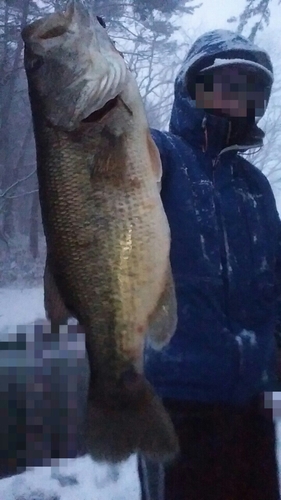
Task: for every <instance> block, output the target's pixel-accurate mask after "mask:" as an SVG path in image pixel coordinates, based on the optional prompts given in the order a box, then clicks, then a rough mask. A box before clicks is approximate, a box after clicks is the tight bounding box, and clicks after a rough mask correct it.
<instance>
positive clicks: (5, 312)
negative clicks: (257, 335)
mask: <svg viewBox="0 0 281 500" xmlns="http://www.w3.org/2000/svg"><path fill="white" fill-rule="evenodd" d="M40 317H41V318H44V310H43V295H42V289H41V288H32V289H28V290H27V289H23V290H20V289H0V334H1V331H2V332H4V331H7V327H9V331H11V325H24V324H27V323H30V322H32V321H34V320H35V319H37V318H40ZM274 406H276V422H277V453H278V460H279V469H281V467H280V465H281V393H274ZM139 498H140V490H139V482H138V475H137V469H136V459H135V457H132V458H131V459H130V460H128V462H126V463H124V464H123V465H121V466H119V467H116V468H110V467H106V466H101V465H99V464H96V463H94V462H92V460H91V459H90V458H89V457H88V456H86V457H82V458H78V459H74V460H73V459H72V460H67V461H64V462H63V463H61V464H60V465H57V464H55V465H54V466H53V467H40V468H36V469H32V470H28V471H27V472H25V473H23V474H20V475H19V476H14V477H11V478H6V479H2V480H1V481H0V499H1V500H2V499H3V500H19V499H24V500H29V499H30V500H77V499H79V500H139Z"/></svg>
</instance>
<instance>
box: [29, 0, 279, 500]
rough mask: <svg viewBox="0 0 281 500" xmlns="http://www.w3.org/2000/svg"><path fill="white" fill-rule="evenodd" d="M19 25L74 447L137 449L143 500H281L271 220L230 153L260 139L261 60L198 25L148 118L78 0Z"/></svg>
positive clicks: (266, 92)
mask: <svg viewBox="0 0 281 500" xmlns="http://www.w3.org/2000/svg"><path fill="white" fill-rule="evenodd" d="M22 36H23V40H24V43H25V69H26V74H27V79H28V86H29V96H30V103H31V109H32V114H33V124H34V132H35V142H36V151H37V173H38V180H39V194H40V203H41V210H42V220H43V226H44V231H45V236H46V243H47V261H46V270H45V276H44V288H45V307H46V313H47V317H48V318H49V320H50V322H51V324H52V327H54V328H57V327H58V326H59V325H61V324H64V323H65V322H66V321H67V319H68V318H69V317H71V316H73V317H75V318H76V319H77V320H78V322H79V324H80V327H81V328H83V331H84V332H85V338H86V349H87V355H88V360H89V366H90V380H89V389H88V404H87V415H86V424H85V436H86V437H85V439H86V449H87V451H88V452H89V453H90V454H91V456H92V457H93V459H95V460H98V461H100V462H107V463H118V462H120V461H123V460H125V459H127V458H128V457H129V456H130V455H131V454H133V453H137V454H138V455H139V457H140V458H139V472H140V478H141V485H142V497H143V500H209V499H210V500H211V499H214V500H238V499H239V500H242V499H243V500H259V499H260V500H277V499H279V492H278V479H277V464H276V456H275V429H274V424H273V420H272V415H271V414H270V413H268V412H266V411H265V409H264V403H263V397H262V394H263V391H264V388H265V384H266V382H267V381H268V380H270V379H271V378H272V377H273V374H274V370H275V366H274V363H275V349H276V342H275V337H274V332H275V326H276V324H277V307H276V304H277V299H278V296H279V294H280V282H281V246H280V242H281V240H280V229H281V225H280V220H279V216H278V212H277V209H276V204H275V200H274V196H273V193H272V190H271V188H270V185H269V183H268V181H267V179H266V178H265V176H264V175H263V174H262V173H261V172H260V171H259V170H258V169H256V168H255V167H254V166H253V165H252V164H250V163H249V162H248V161H247V160H246V159H245V158H243V157H242V156H241V154H240V153H241V152H246V151H249V150H250V149H251V148H253V149H254V148H257V147H261V146H262V144H263V137H264V133H263V132H262V131H261V129H260V128H258V126H257V121H258V119H259V118H260V117H261V116H262V115H263V114H264V112H265V109H266V106H267V103H268V100H269V97H270V92H271V86H272V83H273V68H272V63H271V61H270V58H269V56H268V55H267V54H266V52H265V51H263V50H261V49H260V48H258V47H256V46H255V45H254V44H252V43H251V42H250V41H248V40H247V39H245V38H243V37H242V36H240V35H238V34H235V33H232V32H229V31H223V30H216V31H214V32H210V33H207V34H205V35H203V36H202V37H200V38H199V39H198V40H197V41H196V42H195V43H194V45H193V46H192V47H191V49H190V51H189V54H188V56H187V58H186V60H185V61H184V63H183V66H182V68H181V70H180V72H179V75H178V77H177V78H176V82H175V100H174V104H173V109H172V115H171V121H170V128H169V132H160V131H156V130H152V131H149V128H148V124H147V121H146V117H145V113H144V109H143V105H142V102H141V98H140V94H139V91H138V88H137V85H136V82H135V79H134V77H133V75H132V74H131V73H130V71H129V70H128V68H127V66H126V64H125V61H124V59H123V57H122V54H120V53H119V52H118V51H117V49H116V47H115V46H114V44H113V43H112V41H111V40H110V39H109V37H108V35H107V32H106V28H105V26H104V23H103V22H101V20H100V19H97V18H96V16H95V15H93V13H91V12H89V10H88V9H87V8H86V7H85V5H84V3H83V2H80V1H79V0H71V2H70V3H69V5H68V7H67V9H66V10H65V11H64V12H62V13H55V14H50V15H48V16H46V17H45V18H43V19H40V20H38V21H35V22H34V23H32V24H31V25H30V26H27V27H26V28H25V29H24V30H23V33H22ZM160 188H161V189H160ZM159 191H161V192H159Z"/></svg>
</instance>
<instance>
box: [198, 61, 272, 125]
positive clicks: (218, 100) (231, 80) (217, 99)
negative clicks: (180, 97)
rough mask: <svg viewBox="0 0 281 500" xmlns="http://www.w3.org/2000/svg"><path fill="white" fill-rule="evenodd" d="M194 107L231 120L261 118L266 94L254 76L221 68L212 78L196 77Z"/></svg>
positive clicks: (206, 75)
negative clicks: (251, 117)
mask: <svg viewBox="0 0 281 500" xmlns="http://www.w3.org/2000/svg"><path fill="white" fill-rule="evenodd" d="M196 106H197V108H202V109H206V110H210V111H219V112H222V113H223V114H225V115H228V116H231V117H247V116H248V115H249V113H250V112H251V114H253V115H255V116H256V117H261V116H262V115H263V113H264V110H265V93H264V90H263V87H262V85H261V84H259V83H258V82H257V80H256V75H255V74H254V73H248V74H247V73H245V72H243V70H241V69H239V68H235V69H234V68H221V69H219V70H218V69H217V70H216V71H215V72H214V73H212V74H205V75H199V77H198V78H197V81H196Z"/></svg>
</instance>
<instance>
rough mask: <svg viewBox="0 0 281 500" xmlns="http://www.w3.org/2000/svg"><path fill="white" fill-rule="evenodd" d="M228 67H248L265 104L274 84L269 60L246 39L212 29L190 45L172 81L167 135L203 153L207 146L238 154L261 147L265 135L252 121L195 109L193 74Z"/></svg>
mask: <svg viewBox="0 0 281 500" xmlns="http://www.w3.org/2000/svg"><path fill="white" fill-rule="evenodd" d="M230 64H231V65H234V64H236V65H243V66H245V65H248V67H249V69H251V70H252V71H255V72H256V73H257V75H258V76H259V79H260V80H261V81H262V82H263V84H264V89H265V93H266V101H267V102H266V105H267V103H268V100H269V97H270V93H271V87H272V83H273V67H272V63H271V60H270V57H269V55H268V54H267V53H266V52H265V51H264V50H261V49H260V48H259V47H257V46H256V45H255V44H253V43H252V42H251V41H249V40H248V39H247V38H244V37H243V36H241V35H239V34H237V33H234V32H232V31H228V30H214V31H210V32H208V33H205V34H204V35H202V36H201V37H199V38H198V39H197V40H196V41H195V43H194V44H193V45H192V46H191V48H190V50H189V52H188V54H187V57H186V59H185V60H184V62H183V64H182V67H181V69H180V71H179V73H178V75H177V77H176V80H175V98H174V104H173V109H172V114H171V120H170V132H171V133H173V134H175V135H179V136H181V137H182V138H183V139H187V138H188V142H190V143H193V144H194V145H197V146H201V147H202V148H204V149H205V150H206V149H207V148H208V143H209V145H211V146H210V147H212V149H213V152H214V154H217V153H218V152H220V151H221V150H222V149H223V148H225V147H226V146H227V145H229V146H230V147H231V149H235V150H236V151H237V150H239V149H241V150H246V149H248V148H250V147H259V146H262V144H263V137H264V133H263V131H262V130H261V129H260V128H258V127H257V125H256V121H257V120H255V119H254V118H253V120H252V122H251V123H250V124H249V120H246V119H243V118H238V119H228V118H223V117H218V116H216V115H213V114H211V113H207V112H206V111H205V110H204V109H198V108H196V104H195V101H194V96H193V95H192V94H193V92H192V89H193V86H194V81H195V77H196V75H197V74H198V73H199V72H200V71H202V70H204V69H205V68H208V69H210V68H213V67H215V66H218V65H220V66H221V65H230ZM230 123H231V125H230ZM230 134H232V136H231V140H229V137H230Z"/></svg>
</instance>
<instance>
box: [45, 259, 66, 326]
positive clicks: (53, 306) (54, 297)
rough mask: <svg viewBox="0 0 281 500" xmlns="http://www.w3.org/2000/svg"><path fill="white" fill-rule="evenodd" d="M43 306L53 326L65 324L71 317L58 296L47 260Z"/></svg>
mask: <svg viewBox="0 0 281 500" xmlns="http://www.w3.org/2000/svg"><path fill="white" fill-rule="evenodd" d="M44 306H45V311H46V317H47V319H48V320H50V321H51V323H53V324H57V325H61V324H66V323H67V320H68V319H69V318H70V317H71V316H72V315H71V313H70V312H69V311H68V309H67V307H66V306H65V303H64V301H63V299H62V297H61V295H60V292H59V290H58V287H57V285H56V281H55V278H54V275H53V273H52V271H51V269H50V265H49V263H48V258H47V260H46V265H45V271H44Z"/></svg>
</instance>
